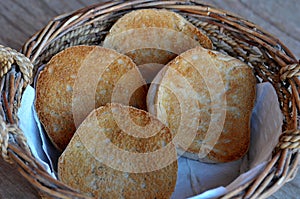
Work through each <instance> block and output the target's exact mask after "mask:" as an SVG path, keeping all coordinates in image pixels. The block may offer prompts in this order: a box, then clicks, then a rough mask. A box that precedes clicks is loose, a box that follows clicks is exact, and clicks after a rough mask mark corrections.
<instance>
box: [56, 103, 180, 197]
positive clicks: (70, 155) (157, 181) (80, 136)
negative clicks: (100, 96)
mask: <svg viewBox="0 0 300 199" xmlns="http://www.w3.org/2000/svg"><path fill="white" fill-rule="evenodd" d="M128 111H129V113H130V114H129V115H130V117H131V120H132V121H134V122H135V124H136V125H138V126H140V127H145V126H147V125H149V126H148V127H147V129H152V130H153V129H155V131H156V130H157V129H158V132H157V133H156V134H155V135H153V136H150V137H148V138H139V137H134V136H131V135H129V133H130V132H129V128H131V127H130V126H132V125H131V123H130V121H129V119H128V115H126V113H128ZM114 114H116V115H117V116H119V117H120V118H123V122H124V123H125V124H126V125H127V124H128V126H126V125H125V128H124V129H121V128H120V126H119V125H118V122H116V119H115V118H114V117H115V116H114ZM150 120H152V123H149V121H150ZM157 127H159V128H157ZM131 130H132V129H131ZM131 130H130V131H131ZM144 133H145V132H144V131H139V132H137V134H139V135H141V134H144ZM110 144H113V145H114V147H115V148H117V149H119V150H122V151H126V152H131V153H138V154H148V153H153V152H155V151H157V150H160V149H163V148H164V147H166V145H168V144H170V145H173V144H172V134H171V133H170V131H169V129H168V128H167V127H165V126H164V125H163V124H162V123H161V122H160V121H159V120H157V119H156V118H154V116H152V115H150V114H149V113H147V112H145V111H142V110H139V109H136V108H133V107H129V106H128V107H127V106H123V105H120V104H107V105H106V106H102V107H99V108H98V109H96V110H95V111H93V112H92V113H91V114H90V115H89V116H88V117H87V118H86V119H85V120H84V122H83V123H82V124H81V125H80V127H79V128H78V130H77V131H76V133H75V134H74V137H73V138H72V140H71V142H70V144H69V145H68V146H67V148H66V150H65V151H64V153H63V154H62V155H61V157H60V158H59V162H58V175H59V179H60V180H62V181H63V182H64V183H66V184H68V185H70V186H71V187H73V188H75V189H78V190H80V192H81V193H86V194H87V195H88V196H92V197H95V198H132V197H134V198H170V196H171V195H172V193H173V191H174V188H175V184H176V179H177V169H178V166H177V155H176V150H175V146H173V150H170V153H169V155H170V156H172V157H171V159H173V160H174V161H172V162H170V163H169V164H167V165H165V166H163V167H162V168H158V169H152V168H150V167H152V166H153V165H155V164H159V162H160V161H162V160H163V159H166V158H167V157H165V156H158V159H152V160H151V159H148V158H147V159H145V161H146V162H141V161H137V160H136V161H135V160H133V161H131V160H130V157H129V156H128V155H123V153H120V154H118V153H114V152H113V150H111V149H110V148H109V145H110ZM124 154H125V153H124ZM109 160H111V162H110V163H111V164H110V163H107V162H108V161H109ZM152 161H153V162H152ZM128 162H129V163H132V164H131V165H130V164H128ZM112 164H114V165H112ZM125 165H127V166H125ZM131 166H132V168H133V171H135V172H132V171H131V172H130V171H129V170H131V169H129V170H128V171H125V170H126V169H128V168H129V167H131ZM116 168H118V169H116ZM147 168H148V169H149V170H148V171H146V172H139V169H147Z"/></svg>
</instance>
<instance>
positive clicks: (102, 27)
mask: <svg viewBox="0 0 300 199" xmlns="http://www.w3.org/2000/svg"><path fill="white" fill-rule="evenodd" d="M143 8H157V9H168V10H172V11H175V12H177V13H179V14H181V15H182V16H184V17H185V18H186V19H187V20H188V21H190V22H191V23H192V24H194V25H195V26H196V27H198V28H199V29H200V30H201V31H203V32H204V33H205V34H206V35H207V36H208V37H209V38H210V39H211V40H212V42H213V45H214V50H217V51H220V52H223V53H226V54H228V55H230V56H233V57H236V58H238V59H240V60H241V61H243V62H245V63H246V64H248V65H249V67H251V68H252V69H253V72H254V74H255V76H256V77H257V82H258V83H260V82H270V83H271V84H272V85H273V87H274V89H275V90H276V93H277V97H278V101H279V104H280V108H281V111H282V113H283V116H284V121H283V126H282V134H281V136H280V138H279V140H278V145H277V146H276V147H275V148H274V150H273V155H272V159H271V160H270V161H269V162H268V164H267V166H266V167H265V169H264V170H263V171H262V172H261V173H260V174H259V175H258V176H257V177H256V178H255V179H253V180H252V181H250V182H248V183H247V184H244V185H242V186H241V187H239V188H238V189H236V190H233V191H231V192H229V193H227V194H226V195H224V196H222V197H221V198H266V197H268V196H270V195H271V194H272V193H274V192H275V191H277V190H278V189H279V188H280V187H281V186H283V185H284V184H285V183H286V182H288V181H290V180H291V179H293V177H294V176H295V175H296V173H297V168H298V162H299V148H300V130H299V109H300V100H299V90H300V80H299V79H298V76H299V75H300V64H299V62H298V61H297V59H296V58H295V56H294V55H293V54H292V52H290V50H289V49H288V48H287V47H286V46H285V45H284V44H283V43H281V42H280V41H279V40H278V39H277V38H276V37H274V36H272V35H271V34H270V33H268V32H266V31H264V30H263V29H261V28H260V27H258V26H257V25H255V24H253V23H251V22H249V21H247V20H245V19H242V18H240V17H238V16H236V15H234V14H232V13H229V12H227V11H223V10H220V9H217V8H214V7H211V6H208V5H204V4H201V3H197V2H196V1H145V0H144V1H142V0H134V1H114V2H110V3H102V4H97V5H93V6H90V7H86V8H83V9H80V10H77V11H74V12H72V13H67V14H64V15H61V16H58V17H56V18H54V19H53V20H52V21H50V22H49V23H48V25H47V26H46V27H44V28H43V29H42V30H40V31H39V32H37V33H36V34H35V35H33V36H32V37H31V38H30V39H29V40H28V41H27V42H26V43H25V44H24V46H23V48H22V50H21V53H19V52H16V51H15V50H12V49H10V48H7V47H3V46H0V90H1V96H0V100H1V101H0V103H1V105H0V146H1V153H2V156H3V159H4V160H6V161H8V162H10V163H15V164H16V165H17V166H18V167H19V172H20V173H21V174H22V175H23V176H24V177H25V178H26V179H27V180H28V181H29V182H30V183H31V184H33V185H34V186H35V187H36V188H37V189H38V190H39V192H40V193H41V195H43V196H47V197H51V198H87V197H86V196H84V195H83V194H81V193H78V192H76V191H75V190H73V189H72V188H70V187H68V186H67V185H65V184H63V183H62V182H60V181H57V180H55V179H54V178H52V177H51V176H50V175H49V174H48V173H47V172H46V171H45V169H44V168H43V167H42V166H41V165H40V164H39V163H38V162H37V160H36V159H35V158H34V157H33V156H32V154H31V152H30V149H29V147H28V145H27V142H26V138H25V137H24V134H23V132H22V130H21V129H20V128H19V125H18V124H19V120H18V117H17V111H18V108H19V107H20V101H21V98H22V93H23V91H24V89H25V88H26V86H27V85H29V84H31V83H32V82H33V79H34V77H35V76H36V74H37V71H38V69H39V67H41V66H42V65H44V64H45V63H47V62H48V61H49V60H50V59H51V57H52V56H53V55H55V54H56V53H58V52H60V51H62V50H64V49H66V48H68V47H70V46H75V45H101V43H102V41H103V40H104V38H105V36H106V34H107V33H108V31H109V29H110V27H111V26H112V25H113V24H114V23H115V22H116V20H117V19H118V18H120V17H121V16H123V15H124V14H125V13H127V12H130V11H132V10H136V9H143ZM24 55H25V56H24ZM270 117H272V115H271V116H270Z"/></svg>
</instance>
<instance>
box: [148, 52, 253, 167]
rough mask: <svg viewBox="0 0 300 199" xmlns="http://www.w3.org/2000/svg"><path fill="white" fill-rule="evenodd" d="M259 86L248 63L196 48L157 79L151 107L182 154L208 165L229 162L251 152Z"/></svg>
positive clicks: (149, 107) (161, 72) (172, 63)
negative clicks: (252, 119)
mask: <svg viewBox="0 0 300 199" xmlns="http://www.w3.org/2000/svg"><path fill="white" fill-rule="evenodd" d="M255 88H256V78H255V76H254V75H253V72H252V69H251V68H250V67H249V66H248V65H246V64H245V63H243V62H242V61H240V60H237V59H235V58H233V57H230V56H228V55H225V54H222V53H220V52H215V51H212V50H207V49H204V48H202V47H196V48H194V49H191V50H189V51H186V52H184V53H182V54H181V55H179V56H178V57H176V58H175V59H174V60H172V61H171V62H170V63H169V64H168V65H166V66H165V67H164V68H163V69H162V70H161V71H160V73H159V74H158V75H157V76H156V77H155V79H154V80H153V83H152V84H151V86H150V88H149V91H148V94H147V106H148V111H149V112H150V113H152V114H154V115H156V116H157V117H158V119H160V120H161V121H162V122H163V123H164V124H166V125H167V126H168V127H169V128H170V130H171V132H172V134H173V136H174V144H175V145H176V146H177V150H178V153H179V154H180V155H183V156H185V157H188V158H191V159H195V160H200V161H203V162H209V163H219V162H230V161H234V160H237V159H239V158H241V157H242V156H243V155H244V154H245V153H246V152H247V150H248V147H249V142H250V117H251V112H252V109H253V107H254V101H255Z"/></svg>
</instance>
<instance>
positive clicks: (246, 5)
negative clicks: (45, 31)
mask: <svg viewBox="0 0 300 199" xmlns="http://www.w3.org/2000/svg"><path fill="white" fill-rule="evenodd" d="M97 2H100V1H99V0H98V1H97V0H89V1H84V0H68V1H67V0H26V1H24V0H6V1H4V0H1V1H0V27H1V28H0V44H2V45H6V46H9V47H12V48H15V49H17V50H18V49H20V48H21V46H22V44H23V43H24V42H25V41H26V40H27V39H28V38H29V37H30V36H31V35H32V34H34V33H35V32H36V31H38V30H39V29H41V28H42V27H44V26H45V25H46V24H47V22H48V21H49V20H51V19H52V18H53V17H55V16H57V15H60V14H63V13H65V12H70V11H73V10H76V9H79V8H81V7H85V6H87V5H91V4H93V3H97ZM204 2H207V3H210V4H212V5H214V6H216V7H218V8H222V9H225V10H228V11H231V12H233V13H236V14H238V15H240V16H242V17H244V18H247V19H248V20H250V21H252V22H254V23H256V24H258V25H260V26H261V27H262V28H264V29H265V30H267V31H269V32H271V33H272V34H273V35H275V36H277V37H278V38H279V39H280V40H282V41H283V42H284V43H285V44H286V46H287V47H288V48H289V49H290V50H292V52H294V54H295V56H296V57H297V58H300V34H299V33H300V27H299V18H300V12H299V10H300V4H299V1H298V0H289V1H286V0H264V1H261V0H251V1H249V0H228V1H224V0H206V1H204ZM298 196H299V197H300V174H298V175H297V176H296V178H295V179H294V180H293V181H291V182H289V183H287V184H286V185H285V186H284V187H283V188H282V189H280V190H279V191H277V192H276V193H275V194H274V195H273V196H271V197H270V199H290V198H297V197H298ZM0 198H1V199H2V198H3V199H6V198H11V199H14V198H16V199H22V198H24V199H25V198H32V199H35V198H39V196H38V194H37V192H36V190H35V189H34V188H33V187H32V186H31V185H30V184H29V183H27V181H26V180H25V179H23V178H22V177H21V176H20V174H18V171H17V170H16V168H15V167H14V166H11V165H8V164H6V163H4V162H3V161H2V159H0Z"/></svg>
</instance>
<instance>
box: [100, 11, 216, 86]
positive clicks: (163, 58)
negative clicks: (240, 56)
mask: <svg viewBox="0 0 300 199" xmlns="http://www.w3.org/2000/svg"><path fill="white" fill-rule="evenodd" d="M199 45H201V46H203V47H205V48H208V49H211V48H212V42H211V40H210V39H209V38H208V37H207V36H206V35H205V34H203V33H202V32H201V31H200V30H199V29H198V28H197V27H195V26H194V25H193V24H191V23H190V22H188V21H187V20H186V19H184V18H183V17H182V16H181V15H179V14H177V13H175V12H172V11H168V10H163V9H141V10H137V11H132V12H130V13H128V14H125V15H124V16H123V17H121V18H120V19H119V20H118V21H117V22H116V23H115V24H114V25H113V26H112V28H111V29H110V31H109V34H108V35H107V36H106V38H105V40H104V42H103V46H104V47H107V48H112V49H114V50H116V51H118V52H120V53H123V54H126V55H127V56H129V57H130V58H132V59H133V61H134V62H135V63H136V64H137V66H138V67H139V69H140V70H141V71H143V70H144V69H145V68H147V67H151V66H150V65H147V66H144V67H142V65H143V64H151V63H154V64H161V67H160V68H157V67H154V69H153V73H154V74H157V72H158V71H159V70H160V69H161V68H162V67H163V66H164V65H165V64H167V63H168V62H169V61H171V60H172V59H173V58H175V57H176V56H177V55H178V54H181V53H182V52H184V51H186V50H188V49H191V48H194V47H196V46H199ZM140 66H141V67H140ZM146 70H148V72H147V73H144V72H142V74H144V75H145V76H144V78H145V79H146V80H147V83H149V82H148V81H149V80H148V79H149V77H148V76H147V75H148V74H149V69H146ZM151 76H153V75H151V74H150V77H151ZM150 80H151V78H150Z"/></svg>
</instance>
